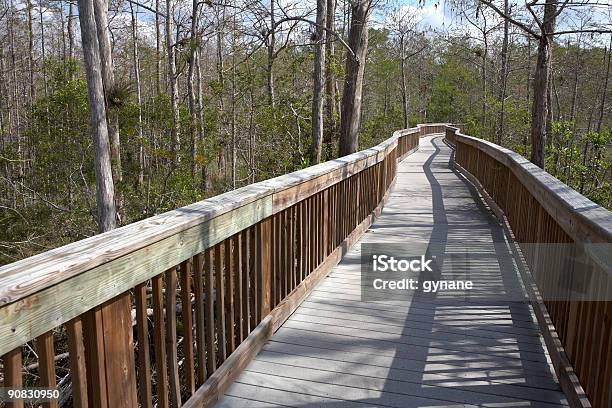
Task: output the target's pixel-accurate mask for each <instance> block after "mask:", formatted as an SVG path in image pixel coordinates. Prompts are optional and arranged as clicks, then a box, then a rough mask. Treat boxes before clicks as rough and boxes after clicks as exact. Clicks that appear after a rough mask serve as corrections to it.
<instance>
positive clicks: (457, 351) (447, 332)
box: [217, 135, 567, 407]
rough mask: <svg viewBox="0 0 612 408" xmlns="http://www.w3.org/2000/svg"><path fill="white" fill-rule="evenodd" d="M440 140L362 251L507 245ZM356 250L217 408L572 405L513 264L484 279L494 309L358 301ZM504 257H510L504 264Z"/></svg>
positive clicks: (466, 303)
mask: <svg viewBox="0 0 612 408" xmlns="http://www.w3.org/2000/svg"><path fill="white" fill-rule="evenodd" d="M450 157H451V150H450V149H449V148H448V147H447V146H446V145H445V144H444V142H443V141H442V137H441V136H439V135H438V136H430V137H426V138H423V139H421V142H420V149H419V151H418V152H416V153H414V154H412V155H410V156H408V157H407V158H406V159H405V160H404V161H403V162H402V163H401V164H399V165H398V177H397V181H396V184H395V186H394V188H393V190H392V192H391V194H390V197H389V201H388V202H387V205H386V206H385V209H384V212H383V214H382V216H381V217H380V218H379V219H378V220H377V221H376V222H375V224H374V225H372V227H371V228H370V229H369V230H368V232H367V233H366V234H364V236H363V237H362V239H361V241H360V242H400V243H406V242H426V243H430V244H432V243H434V244H435V243H443V244H444V245H445V246H446V247H447V248H449V247H451V246H453V245H454V246H461V245H464V244H465V242H466V241H470V242H482V243H484V244H487V243H492V242H498V241H500V240H502V241H503V231H502V229H501V227H500V226H499V224H498V223H497V221H496V220H495V218H494V217H493V216H492V214H491V213H490V212H489V211H488V210H487V208H486V207H485V206H484V205H483V204H482V202H481V201H480V200H479V197H478V195H477V193H476V192H475V191H474V190H473V189H472V188H471V187H470V186H469V185H468V184H467V183H466V182H465V181H464V180H463V178H462V177H461V176H460V175H459V174H457V173H455V172H454V171H453V170H451V168H450V167H449V160H450ZM359 248H360V245H359V243H358V244H357V245H355V246H354V247H353V248H352V249H351V250H350V252H349V253H348V254H347V255H346V256H345V258H344V259H343V260H342V262H341V263H340V264H339V265H338V266H336V267H335V268H334V270H333V271H332V272H331V273H330V275H329V276H328V277H327V278H326V279H325V280H324V281H323V282H322V283H321V284H320V285H319V286H318V287H317V288H315V289H314V290H313V292H312V293H311V295H310V296H309V297H308V299H307V300H306V301H305V302H304V303H302V305H301V306H300V307H299V308H298V309H297V310H296V312H295V313H294V314H293V315H292V316H291V317H290V318H289V319H288V320H287V321H286V322H285V324H284V325H283V326H282V327H281V328H280V329H279V330H278V332H277V333H276V334H275V335H274V336H273V337H272V339H271V340H270V341H269V342H268V343H266V345H265V346H264V348H263V350H262V351H261V352H260V353H259V355H258V356H257V357H256V358H255V360H253V361H252V362H251V363H250V364H249V366H248V367H247V369H246V370H245V371H244V372H243V373H242V374H241V376H240V377H239V378H238V380H237V381H236V382H235V383H234V384H233V385H232V386H231V387H230V388H229V390H228V391H227V392H226V394H225V396H224V397H223V398H222V399H221V400H220V402H219V403H218V405H217V406H219V407H276V406H290V407H318V406H325V407H373V406H377V407H472V406H485V407H553V406H567V404H566V400H565V396H564V395H563V394H562V392H561V391H560V388H559V386H558V384H557V382H556V380H555V376H554V373H553V370H552V367H551V366H550V364H549V359H548V356H547V353H546V350H545V348H544V346H543V340H542V338H541V336H540V332H539V329H538V326H537V324H536V322H535V318H534V316H533V313H532V311H531V307H530V306H529V303H527V302H520V301H516V292H517V291H519V292H520V291H522V287H521V286H522V285H521V280H520V276H519V275H518V274H517V272H516V271H515V269H514V267H513V264H512V262H498V261H497V260H499V259H501V258H504V257H503V256H502V257H501V258H500V256H499V254H498V253H493V254H492V256H491V258H490V260H489V262H488V264H487V266H489V267H486V268H482V271H483V272H482V273H483V274H485V275H483V276H482V280H480V281H481V282H487V285H490V287H489V288H488V289H489V290H499V293H500V294H508V293H512V296H509V297H507V300H505V299H506V298H504V296H500V297H499V298H498V299H497V300H483V299H478V296H477V292H476V296H473V297H471V298H470V299H467V298H466V299H463V300H461V299H458V298H456V297H455V298H453V299H449V298H444V296H443V295H439V296H435V295H432V296H428V297H423V298H416V299H412V300H407V301H405V302H385V301H377V302H362V301H361V299H360V289H361V288H360V285H361V282H360V253H359ZM506 255H508V256H507V257H506V258H509V257H510V255H509V254H506Z"/></svg>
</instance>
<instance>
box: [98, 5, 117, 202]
mask: <svg viewBox="0 0 612 408" xmlns="http://www.w3.org/2000/svg"><path fill="white" fill-rule="evenodd" d="M93 3H94V13H95V18H96V29H97V32H98V45H99V47H100V60H101V63H102V84H103V86H104V97H105V101H106V117H107V119H108V136H109V139H110V145H111V160H112V165H113V180H114V181H115V183H118V182H120V181H121V179H122V176H121V147H120V141H119V115H118V114H117V112H114V111H113V109H111V98H112V97H113V96H112V94H113V92H114V91H115V89H114V88H115V68H114V66H113V55H112V47H111V43H110V33H109V29H108V3H107V0H93ZM115 195H116V194H115Z"/></svg>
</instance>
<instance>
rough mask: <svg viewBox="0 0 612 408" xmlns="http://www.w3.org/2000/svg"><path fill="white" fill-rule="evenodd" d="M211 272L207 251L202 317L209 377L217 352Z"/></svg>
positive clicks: (211, 263) (207, 251) (210, 256)
mask: <svg viewBox="0 0 612 408" xmlns="http://www.w3.org/2000/svg"><path fill="white" fill-rule="evenodd" d="M214 282H215V279H214V270H213V249H212V248H210V249H207V250H206V252H205V253H204V290H205V298H204V301H205V305H204V316H205V319H206V323H205V330H206V336H205V337H206V369H207V371H208V376H210V375H211V374H212V373H213V372H214V371H215V370H216V369H217V351H216V347H215V343H216V340H215V297H214V296H215V295H214V294H215V288H214Z"/></svg>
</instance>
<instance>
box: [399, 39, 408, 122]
mask: <svg viewBox="0 0 612 408" xmlns="http://www.w3.org/2000/svg"><path fill="white" fill-rule="evenodd" d="M405 40H406V35H405V34H404V33H401V34H400V71H401V72H400V75H401V78H402V117H403V119H404V129H408V127H409V126H408V86H407V84H406V48H405V47H406V44H404V42H405Z"/></svg>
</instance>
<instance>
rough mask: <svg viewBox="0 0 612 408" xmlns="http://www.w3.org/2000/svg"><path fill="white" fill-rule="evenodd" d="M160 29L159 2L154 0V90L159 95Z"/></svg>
mask: <svg viewBox="0 0 612 408" xmlns="http://www.w3.org/2000/svg"><path fill="white" fill-rule="evenodd" d="M161 47H162V45H161V29H160V22H159V0H155V88H156V90H157V96H159V95H161Z"/></svg>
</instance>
